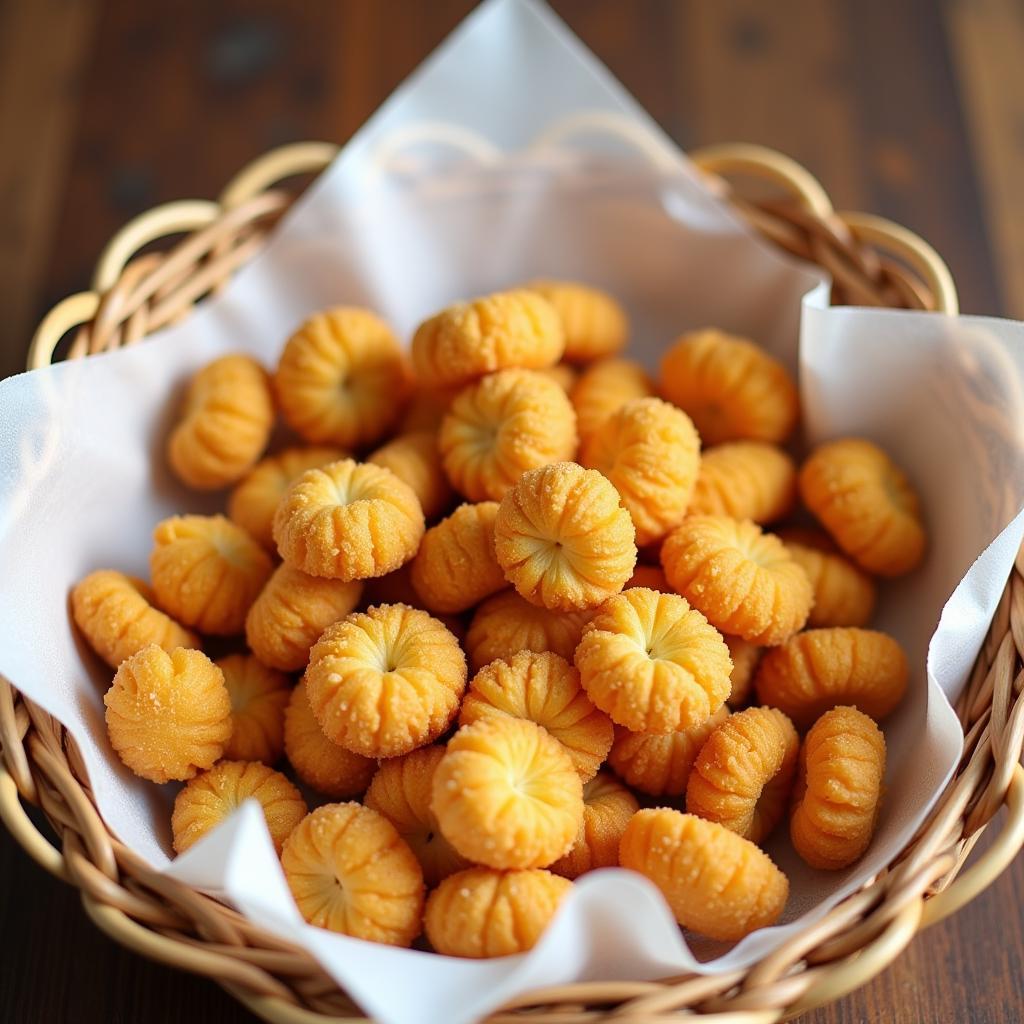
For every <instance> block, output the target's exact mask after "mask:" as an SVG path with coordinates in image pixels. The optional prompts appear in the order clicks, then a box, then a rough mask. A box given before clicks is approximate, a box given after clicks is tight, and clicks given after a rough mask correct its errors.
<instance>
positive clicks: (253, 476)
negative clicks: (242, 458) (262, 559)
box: [228, 446, 344, 551]
mask: <svg viewBox="0 0 1024 1024" xmlns="http://www.w3.org/2000/svg"><path fill="white" fill-rule="evenodd" d="M343 457H344V453H343V452H342V450H341V449H340V448H327V447H319V446H318V447H312V448H286V449H285V450H284V451H283V452H280V453H279V454H277V455H270V456H268V457H267V458H265V459H261V460H260V461H259V462H258V463H256V465H255V466H254V467H253V469H252V471H251V472H250V473H249V474H248V475H247V476H246V477H245V478H244V479H243V480H242V481H241V482H240V483H239V484H238V486H237V487H236V488H235V489H234V490H233V491H232V492H231V495H230V497H229V498H228V518H229V519H230V520H231V521H232V522H233V523H237V524H238V525H239V526H240V527H241V528H242V529H243V530H245V532H246V533H248V534H249V536H250V537H252V539H253V540H255V541H257V542H258V543H260V544H262V545H263V547H265V548H267V549H268V550H270V551H273V550H275V548H274V512H275V511H276V510H277V505H278V502H280V500H281V499H282V498H283V497H284V492H285V491H287V490H288V488H289V487H290V486H291V485H292V484H293V483H294V482H295V481H296V480H297V479H298V478H299V477H300V476H302V474H303V473H305V472H306V470H307V469H317V468H318V467H319V466H326V465H327V463H329V462H337V461H338V459H340V458H343Z"/></svg>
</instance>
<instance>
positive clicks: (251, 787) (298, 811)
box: [171, 761, 307, 855]
mask: <svg viewBox="0 0 1024 1024" xmlns="http://www.w3.org/2000/svg"><path fill="white" fill-rule="evenodd" d="M249 799H252V800H255V801H257V802H258V803H259V805H260V809H261V810H262V811H263V817H264V818H265V819H266V822H267V830H268V831H269V832H270V839H271V841H272V842H273V844H274V849H275V851H276V852H277V853H278V854H279V855H280V853H281V847H282V846H284V841H285V840H286V839H287V838H288V836H290V835H291V833H292V829H294V828H295V826H296V825H298V823H299V822H300V821H302V819H303V818H304V817H305V816H306V812H307V808H306V801H305V800H303V799H302V794H301V793H300V792H299V791H298V790H297V789H296V788H295V787H294V786H293V785H292V784H291V783H290V782H289V781H288V779H286V778H285V777H284V776H283V775H282V774H281V773H280V772H275V771H274V770H273V769H272V768H268V767H267V766H266V765H265V764H262V763H260V762H259V761H252V762H246V761H221V762H220V764H217V765H215V766H214V767H213V768H211V769H210V770H209V771H206V772H201V773H200V774H199V775H197V776H196V777H195V778H194V779H192V781H191V782H189V783H188V785H186V786H185V788H184V789H182V790H181V792H180V793H178V795H177V797H176V798H175V800H174V813H173V814H172V815H171V833H172V835H173V837H174V852H175V853H184V852H185V851H186V850H187V849H188V848H189V847H190V846H191V845H192V844H193V843H195V842H196V841H197V840H199V839H201V838H202V837H203V836H205V835H206V833H207V832H210V831H212V830H213V829H215V828H216V827H217V826H218V825H219V824H220V823H221V822H222V821H225V820H227V818H229V817H230V816H231V814H232V813H233V812H234V811H236V810H237V809H238V808H239V807H241V805H242V804H243V803H244V802H245V801H246V800H249Z"/></svg>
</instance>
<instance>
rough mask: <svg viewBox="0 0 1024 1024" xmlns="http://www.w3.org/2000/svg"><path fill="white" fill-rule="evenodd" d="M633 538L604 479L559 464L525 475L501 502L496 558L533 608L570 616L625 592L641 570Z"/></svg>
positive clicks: (615, 494)
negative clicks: (543, 608) (636, 571)
mask: <svg viewBox="0 0 1024 1024" xmlns="http://www.w3.org/2000/svg"><path fill="white" fill-rule="evenodd" d="M635 536H636V535H635V531H634V529H633V521H632V520H631V519H630V517H629V512H627V511H626V509H624V508H623V507H622V504H621V502H620V501H619V494H618V491H616V490H615V488H614V487H613V486H612V485H611V483H609V481H608V480H607V479H606V478H605V477H604V476H602V475H601V474H600V473H598V472H597V471H596V470H593V469H583V468H582V467H581V466H577V465H576V464H575V463H573V462H557V463H555V464H554V465H551V466H544V467H542V468H541V469H535V470H532V471H530V472H529V473H524V474H523V475H522V476H521V477H520V478H519V481H518V482H517V483H516V485H515V486H514V487H513V488H512V489H511V490H510V491H509V492H508V494H506V495H505V497H504V498H503V499H502V502H501V507H500V508H499V509H498V518H497V521H496V522H495V524H494V551H495V554H496V555H497V557H498V564H499V565H500V566H501V567H502V569H503V570H504V572H505V578H506V579H507V580H508V581H509V582H510V583H511V584H512V585H513V586H514V587H515V588H516V590H517V591H518V592H519V593H520V594H521V595H522V596H523V597H525V598H526V600H527V601H532V602H533V603H534V604H539V605H543V606H544V607H545V608H550V609H554V610H558V611H567V610H570V609H573V608H593V607H595V606H596V605H598V604H600V603H601V602H602V601H603V600H604V599H605V598H607V597H610V596H611V595H612V594H616V593H618V592H619V591H620V590H621V589H622V587H623V586H624V585H625V583H626V581H627V580H628V579H629V577H630V576H631V575H632V573H633V568H634V566H635V565H636V543H635Z"/></svg>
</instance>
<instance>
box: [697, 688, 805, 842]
mask: <svg viewBox="0 0 1024 1024" xmlns="http://www.w3.org/2000/svg"><path fill="white" fill-rule="evenodd" d="M799 750H800V739H799V737H798V736H797V734H796V729H794V728H793V723H792V722H791V721H790V720H789V719H788V718H787V717H786V716H785V715H784V714H783V713H782V712H781V711H779V710H778V709H777V708H747V709H746V710H745V711H737V712H736V713H735V714H733V715H730V716H729V717H728V718H727V719H726V720H725V721H724V722H723V723H722V724H721V725H720V726H719V727H718V728H717V729H715V731H714V732H712V733H711V735H710V736H709V737H708V738H707V740H705V742H704V746H703V747H701V749H700V753H699V754H698V755H697V759H696V761H694V763H693V770H692V771H691V772H690V778H689V780H688V781H687V783H686V809H687V811H689V813H690V814H696V815H697V816H698V817H700V818H704V819H706V820H707V821H717V822H718V823H719V824H720V825H724V826H725V827H726V828H728V829H731V830H732V831H733V832H735V833H737V834H738V835H741V836H743V838H744V839H749V840H750V841H751V842H753V843H761V842H763V841H764V840H765V839H767V838H768V836H769V835H770V834H771V832H772V830H773V829H774V828H775V826H776V825H777V824H778V823H779V822H780V821H781V820H782V817H783V815H784V814H785V813H786V807H787V805H788V802H789V794H790V791H791V790H792V788H793V776H794V775H795V774H796V759H797V754H798V752H799Z"/></svg>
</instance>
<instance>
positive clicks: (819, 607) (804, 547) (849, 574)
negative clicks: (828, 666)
mask: <svg viewBox="0 0 1024 1024" xmlns="http://www.w3.org/2000/svg"><path fill="white" fill-rule="evenodd" d="M821 541H822V542H824V543H815V542H813V541H812V542H810V543H807V542H804V541H802V540H800V539H790V538H789V537H787V536H786V535H784V534H783V535H782V542H783V544H785V545H786V550H787V551H788V552H789V553H790V555H791V556H792V558H793V561H794V562H796V563H797V565H799V566H800V568H801V569H803V571H804V572H805V573H806V574H807V578H808V579H809V580H810V581H811V588H812V589H813V591H814V604H812V605H811V614H810V616H809V617H808V619H807V625H808V626H866V625H867V624H868V623H869V622H870V621H871V616H872V615H873V614H874V611H875V583H874V580H872V579H871V577H870V576H869V575H868V574H867V573H866V572H864V571H863V570H862V569H858V568H857V566H855V565H854V564H853V563H852V562H851V561H849V560H848V559H846V558H844V557H843V556H842V555H840V554H839V553H838V552H837V551H835V550H834V549H832V548H831V542H830V541H829V540H828V538H827V537H825V536H824V535H822V537H821Z"/></svg>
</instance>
